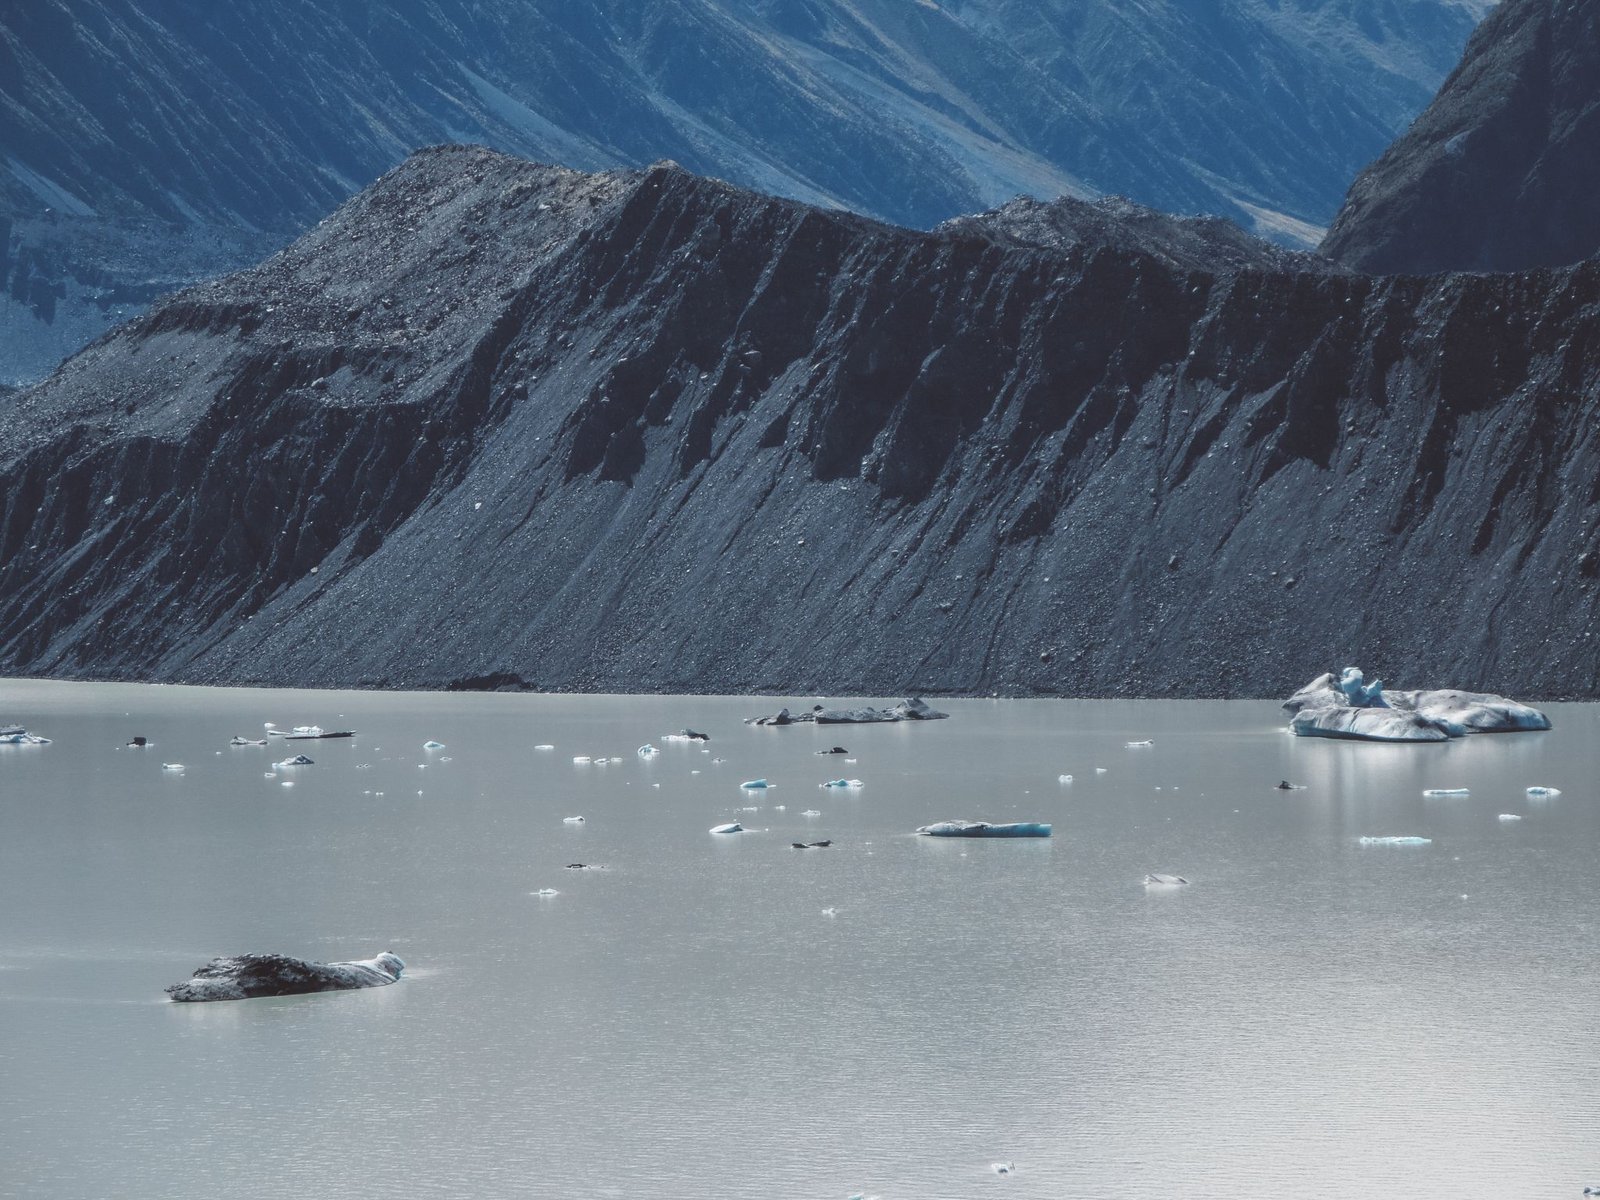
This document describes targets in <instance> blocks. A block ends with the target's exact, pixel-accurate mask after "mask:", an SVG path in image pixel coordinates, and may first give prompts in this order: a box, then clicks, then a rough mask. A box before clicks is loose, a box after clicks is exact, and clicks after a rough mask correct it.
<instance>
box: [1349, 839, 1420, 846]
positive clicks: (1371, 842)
mask: <svg viewBox="0 0 1600 1200" xmlns="http://www.w3.org/2000/svg"><path fill="white" fill-rule="evenodd" d="M1356 840H1357V842H1359V843H1360V844H1361V845H1363V846H1431V845H1433V839H1432V838H1425V837H1364V838H1357V839H1356Z"/></svg>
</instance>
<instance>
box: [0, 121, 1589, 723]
mask: <svg viewBox="0 0 1600 1200" xmlns="http://www.w3.org/2000/svg"><path fill="white" fill-rule="evenodd" d="M1086 207H1087V208H1089V209H1093V210H1094V211H1091V212H1082V211H1080V210H1077V209H1075V208H1074V207H1073V206H1072V205H1064V206H1056V207H1055V208H1053V209H1052V210H1051V211H1048V212H1038V211H1023V212H1019V211H1018V210H1017V209H1016V208H1015V207H1008V208H1006V209H1002V210H1000V211H998V212H996V213H992V214H989V215H988V216H985V217H980V218H975V219H971V220H968V221H963V222H957V223H953V224H952V225H950V226H946V227H944V228H942V229H939V230H935V231H933V232H929V233H918V232H912V231H907V230H903V229H896V228H892V227H888V226H884V225H880V224H876V223H873V222H870V221H867V220H864V219H862V218H858V217H854V216H849V215H844V214H839V213H834V212H825V211H820V210H817V209H814V208H810V207H807V206H804V205H801V204H798V203H794V202H791V201H786V200H777V199H772V198H768V197H763V196H759V195H754V194H751V193H748V192H744V191H740V190H738V189H735V188H733V187H731V186H729V185H726V184H723V183H719V182H715V181H711V180H706V179H703V178H698V177H696V176H694V175H691V174H689V173H687V172H685V171H683V170H681V169H679V168H676V167H673V166H671V165H661V166H657V167H653V168H650V169H648V170H644V171H636V172H613V173H606V174H596V175H590V174H582V173H577V172H571V171H566V170H561V169H557V168H551V167H541V166H535V165H531V164H528V163H524V162H519V161H516V160H513V159H510V158H506V157H503V156H501V155H498V154H495V153H492V152H489V151H485V150H481V149H463V148H444V149H438V150H433V151H429V152H426V153H422V154H419V155H417V156H415V157H413V158H412V159H410V160H408V161H407V162H406V163H405V164H404V165H403V166H402V167H400V168H399V169H397V170H396V171H394V172H393V173H391V174H390V175H388V176H386V177H385V178H383V179H382V180H381V181H380V182H379V183H378V184H376V185H375V186H374V187H373V188H371V189H369V190H368V191H366V192H364V193H363V194H361V195H360V196H358V197H356V198H355V199H354V200H352V201H350V202H349V203H347V204H346V205H344V206H343V207H342V208H341V209H339V210H338V212H336V213H335V214H334V215H333V216H332V217H331V218H329V219H328V220H326V221H324V222H323V223H322V224H320V225H319V226H317V228H315V229H314V230H312V231H311V232H310V233H308V234H307V235H306V236H305V237H304V238H302V239H301V240H299V241H298V242H296V243H295V244H294V245H293V246H292V247H290V248H289V249H288V250H287V251H285V252H284V253H282V254H279V255H277V256H275V257H274V258H272V259H270V260H268V261H267V262H265V263H263V264H262V265H261V266H259V267H257V268H255V269H253V270H251V271H247V272H244V273H242V274H239V275H235V276H233V277H230V278H228V279H224V280H221V281H218V282H214V283H209V284H205V285H201V286H199V287H196V288H193V289H191V290H189V291H187V292H185V293H183V294H181V295H178V296H175V297H173V298H171V299H169V300H166V301H164V302H161V303H160V304H158V305H157V306H156V307H155V308H153V309H152V310H151V311H150V312H149V313H148V314H146V315H144V316H142V317H140V318H138V319H137V320H135V321H133V322H130V323H129V324H127V325H124V326H123V327H121V328H119V329H118V330H116V331H115V332H114V333H112V334H111V335H110V336H109V337H107V338H105V339H104V340H102V341H100V342H99V343H97V344H96V345H94V346H92V347H90V348H89V349H88V350H86V351H85V352H84V353H82V354H80V355H78V356H77V357H75V358H73V359H72V360H70V361H69V362H68V363H67V364H65V365H64V366H63V367H62V369H61V370H60V371H58V372H57V373H56V374H55V375H54V376H52V378H51V379H50V380H48V381H47V382H45V383H44V384H41V385H39V386H37V387H34V388H32V389H30V390H27V391H24V392H22V393H20V394H18V395H16V396H13V397H12V398H10V399H9V400H8V401H6V405H7V407H6V412H7V420H6V421H5V423H4V425H3V427H0V497H3V499H0V505H3V508H0V673H5V674H46V673H48V674H50V675H53V676H57V677H95V676H101V677H103V676H117V677H124V678H137V679H159V680H172V681H178V680H184V681H192V682H214V683H222V682H226V683H247V682H254V683H273V684H286V685H334V684H339V685H383V686H411V687H447V686H463V687H473V686H515V685H519V684H521V685H528V686H537V687H543V688H560V689H597V690H617V691H622V690H632V691H639V690H647V691H701V692H735V691H783V692H788V693H795V692H799V693H812V692H815V693H826V692H833V693H841V692H853V693H865V694H878V695H893V694H917V693H919V692H924V691H926V692H969V693H973V692H975V693H988V692H1003V693H1018V694H1025V693H1057V694H1077V695H1201V696H1204V695H1258V696H1260V695H1287V694H1288V693H1289V692H1291V691H1292V690H1294V688H1295V687H1297V686H1299V684H1300V683H1302V682H1303V677H1304V676H1305V674H1306V672H1307V670H1308V666H1307V664H1311V665H1312V666H1313V667H1321V666H1323V665H1325V664H1327V663H1329V662H1333V663H1338V662H1361V663H1363V664H1368V665H1372V664H1379V665H1381V668H1382V672H1383V675H1384V678H1385V679H1386V680H1390V681H1392V682H1393V684H1394V686H1397V687H1404V686H1409V685H1413V684H1419V685H1434V684H1446V683H1447V684H1450V685H1454V686H1459V687H1468V688H1487V689H1492V690H1496V691H1504V692H1508V693H1511V694H1516V695H1522V696H1528V697H1549V696H1558V695H1585V696H1593V695H1594V694H1595V686H1596V684H1595V681H1596V680H1597V679H1600V639H1597V638H1595V637H1593V636H1592V630H1593V629H1594V626H1595V617H1596V607H1597V604H1596V596H1597V585H1600V525H1597V524H1596V522H1595V516H1596V514H1597V505H1600V488H1597V487H1596V484H1595V480H1596V479H1597V478H1600V427H1597V423H1596V422H1597V419H1596V415H1595V409H1594V406H1593V405H1592V404H1589V403H1587V402H1586V400H1585V398H1586V397H1589V396H1593V395H1594V394H1595V391H1596V388H1597V387H1600V299H1597V298H1600V265H1596V264H1584V265H1581V266H1578V267H1574V268H1571V269H1567V270H1563V271H1557V272H1538V273H1534V274H1530V275H1503V276H1455V277H1438V278H1433V279H1414V278H1407V277H1394V278H1372V277H1366V276H1354V275H1344V274H1340V273H1338V272H1336V271H1332V272H1330V271H1327V270H1322V271H1311V270H1296V269H1293V267H1292V265H1290V266H1287V267H1284V266H1278V265H1275V264H1272V263H1270V262H1269V263H1266V264H1264V265H1263V264H1258V263H1256V262H1251V261H1243V262H1241V261H1240V258H1239V256H1241V255H1246V256H1247V255H1248V246H1237V245H1235V246H1228V245H1225V244H1224V245H1221V246H1219V247H1218V248H1217V249H1216V250H1215V251H1214V252H1208V251H1207V250H1206V249H1205V245H1206V239H1205V237H1204V236H1202V235H1199V234H1197V233H1196V231H1195V230H1194V229H1193V228H1192V227H1187V226H1185V225H1183V224H1182V223H1178V222H1174V223H1172V226H1171V227H1170V228H1168V229H1166V230H1161V229H1159V228H1157V226H1156V222H1157V221H1158V218H1155V217H1153V216H1152V215H1150V214H1147V213H1141V212H1138V211H1130V210H1121V209H1119V208H1117V207H1116V206H1098V207H1097V206H1086ZM1074 212H1078V215H1079V216H1081V217H1082V218H1083V223H1084V226H1085V230H1086V232H1085V235H1084V237H1083V238H1081V239H1074V237H1073V236H1072V228H1073V214H1074ZM1119 222H1120V224H1119ZM1140 239H1146V240H1148V241H1149V242H1150V243H1151V244H1152V245H1153V247H1154V249H1152V250H1151V251H1149V252H1146V251H1145V250H1141V249H1140V248H1139V246H1138V242H1139V240H1140ZM1222 240H1223V242H1226V239H1222ZM1208 253H1214V254H1215V255H1216V257H1215V258H1214V259H1212V260H1211V261H1210V263H1208V259H1207V255H1208ZM1263 253H1265V254H1267V255H1268V256H1269V257H1270V256H1271V255H1273V254H1276V253H1279V252H1277V251H1271V250H1268V251H1264V252H1263Z"/></svg>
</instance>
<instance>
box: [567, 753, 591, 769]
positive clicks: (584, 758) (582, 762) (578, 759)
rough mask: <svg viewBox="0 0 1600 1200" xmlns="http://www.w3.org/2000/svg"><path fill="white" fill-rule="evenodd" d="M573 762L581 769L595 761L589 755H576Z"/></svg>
mask: <svg viewBox="0 0 1600 1200" xmlns="http://www.w3.org/2000/svg"><path fill="white" fill-rule="evenodd" d="M572 761H573V762H574V763H576V764H577V765H578V766H580V767H586V766H588V765H589V764H590V763H592V762H593V761H594V759H592V758H590V757H589V756H588V755H587V754H576V755H574V756H573V758H572Z"/></svg>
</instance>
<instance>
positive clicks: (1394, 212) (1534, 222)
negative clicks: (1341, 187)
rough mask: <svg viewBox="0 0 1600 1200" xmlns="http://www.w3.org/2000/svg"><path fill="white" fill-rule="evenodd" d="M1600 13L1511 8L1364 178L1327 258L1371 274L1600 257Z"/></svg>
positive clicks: (1543, 4)
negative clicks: (1599, 201)
mask: <svg viewBox="0 0 1600 1200" xmlns="http://www.w3.org/2000/svg"><path fill="white" fill-rule="evenodd" d="M1597 79H1600V9H1597V8H1596V6H1595V5H1594V4H1593V3H1591V2H1590V0H1503V2H1502V3H1501V4H1499V5H1498V6H1497V7H1496V8H1495V9H1494V11H1493V12H1491V13H1490V14H1489V16H1488V17H1487V18H1486V19H1485V20H1484V22H1483V24H1482V25H1481V26H1479V27H1478V30H1477V32H1476V33H1474V34H1473V36H1472V39H1471V40H1470V41H1469V42H1468V43H1467V49H1466V54H1465V56H1464V57H1463V59H1462V61H1461V64H1460V66H1458V67H1457V68H1456V70H1455V73H1454V74H1452V75H1451V76H1450V78H1449V79H1448V80H1446V81H1445V83H1444V86H1443V87H1442V88H1441V89H1440V91H1439V94H1438V96H1436V97H1435V98H1434V101H1433V103H1432V104H1431V105H1430V106H1429V107H1428V108H1427V110H1426V111H1424V112H1423V114H1422V115H1421V116H1419V117H1418V118H1417V119H1416V121H1415V123H1413V124H1412V126H1411V128H1410V129H1409V130H1408V131H1407V132H1406V133H1405V135H1404V136H1402V137H1401V138H1400V139H1399V140H1398V141H1396V142H1395V143H1394V144H1393V145H1392V146H1390V147H1389V149H1388V150H1387V151H1385V152H1384V154H1383V156H1382V157H1381V158H1379V159H1378V160H1377V162H1375V163H1373V164H1372V165H1371V166H1369V167H1368V168H1367V169H1366V170H1365V171H1363V172H1362V173H1361V174H1360V175H1359V176H1358V177H1357V178H1356V181H1355V182H1354V184H1352V185H1351V187H1350V194H1349V196H1348V198H1347V199H1346V200H1345V203H1344V207H1343V208H1342V209H1340V211H1339V215H1338V217H1337V218H1336V219H1335V220H1334V223H1333V227H1332V228H1331V229H1330V230H1329V232H1328V237H1327V239H1326V241H1324V243H1323V246H1322V249H1323V252H1324V253H1325V254H1328V255H1330V256H1332V257H1333V258H1336V259H1338V260H1339V261H1340V262H1342V263H1345V264H1346V265H1348V266H1350V267H1354V268H1357V269H1359V270H1363V271H1381V272H1402V271H1403V272H1407V273H1423V272H1434V271H1521V270H1527V269H1528V268H1531V267H1558V266H1565V265H1567V264H1569V263H1576V262H1580V261H1582V260H1584V259H1587V258H1590V257H1592V256H1593V255H1594V254H1595V253H1596V252H1597V251H1600V204H1597V203H1596V196H1600V89H1597V88H1596V86H1595V81H1596V80H1597Z"/></svg>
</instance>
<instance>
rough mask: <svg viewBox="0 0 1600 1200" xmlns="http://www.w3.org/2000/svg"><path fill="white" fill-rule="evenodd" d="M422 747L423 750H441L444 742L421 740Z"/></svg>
mask: <svg viewBox="0 0 1600 1200" xmlns="http://www.w3.org/2000/svg"><path fill="white" fill-rule="evenodd" d="M422 748H423V749H424V750H443V749H444V743H443V742H433V741H428V742H423V743H422Z"/></svg>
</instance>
